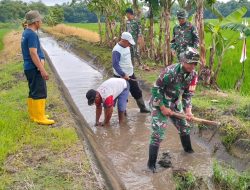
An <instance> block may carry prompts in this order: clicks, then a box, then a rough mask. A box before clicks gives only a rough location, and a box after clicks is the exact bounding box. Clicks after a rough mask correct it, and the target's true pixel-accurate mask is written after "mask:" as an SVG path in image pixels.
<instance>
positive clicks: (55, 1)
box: [22, 0, 229, 5]
mask: <svg viewBox="0 0 250 190" xmlns="http://www.w3.org/2000/svg"><path fill="white" fill-rule="evenodd" d="M22 1H24V2H31V1H33V2H36V1H39V0H22ZM219 1H221V2H227V1H229V0H219ZM42 2H43V3H45V4H46V5H55V4H62V3H67V2H71V0H52V1H51V0H42Z"/></svg>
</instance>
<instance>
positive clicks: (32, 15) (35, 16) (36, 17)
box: [25, 10, 42, 24]
mask: <svg viewBox="0 0 250 190" xmlns="http://www.w3.org/2000/svg"><path fill="white" fill-rule="evenodd" d="M25 19H26V21H27V24H32V23H34V22H37V21H41V20H42V17H41V15H40V14H39V12H38V11H35V10H34V11H29V12H27V13H26V15H25Z"/></svg>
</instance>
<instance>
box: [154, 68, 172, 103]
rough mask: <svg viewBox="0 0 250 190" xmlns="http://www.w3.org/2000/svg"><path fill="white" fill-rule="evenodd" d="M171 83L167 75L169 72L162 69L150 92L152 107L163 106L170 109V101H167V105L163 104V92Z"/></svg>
mask: <svg viewBox="0 0 250 190" xmlns="http://www.w3.org/2000/svg"><path fill="white" fill-rule="evenodd" d="M170 82H171V75H170V73H169V70H168V69H167V68H166V69H164V70H163V71H162V72H161V74H160V76H159V78H158V79H157V81H156V82H155V84H154V86H153V88H152V90H151V92H152V98H153V106H159V107H160V106H162V105H165V106H166V107H167V108H170V103H171V102H170V101H168V104H167V105H166V104H164V101H163V100H164V96H165V95H164V93H165V92H164V90H165V88H166V86H167V85H168V84H169V83H170Z"/></svg>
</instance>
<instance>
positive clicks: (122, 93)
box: [86, 78, 129, 126]
mask: <svg viewBox="0 0 250 190" xmlns="http://www.w3.org/2000/svg"><path fill="white" fill-rule="evenodd" d="M128 95H129V84H128V82H127V81H126V80H125V79H122V78H110V79H108V80H106V81H104V82H103V83H102V84H101V85H100V86H99V87H98V88H97V90H94V89H91V90H89V91H88V92H87V94H86V98H87V99H88V105H89V106H91V105H94V104H95V106H96V124H95V125H96V126H101V125H109V124H110V123H109V122H110V119H111V116H112V113H113V107H114V106H115V105H116V102H117V109H118V117H119V123H122V122H123V120H124V116H125V110H126V107H127V100H128ZM102 107H104V121H103V122H100V117H101V115H102Z"/></svg>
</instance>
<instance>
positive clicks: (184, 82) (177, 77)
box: [150, 63, 198, 146]
mask: <svg viewBox="0 0 250 190" xmlns="http://www.w3.org/2000/svg"><path fill="white" fill-rule="evenodd" d="M197 78H198V74H197V72H196V71H193V72H191V73H186V72H184V70H183V66H182V64H181V63H178V64H174V65H170V66H168V67H166V68H165V69H164V70H163V71H162V72H161V74H160V76H159V78H158V79H157V81H156V83H155V85H154V87H153V88H152V97H151V101H150V107H151V116H152V121H151V124H152V128H151V129H152V132H151V137H150V144H152V145H154V146H159V145H160V142H161V141H162V140H163V139H164V137H165V131H166V128H167V126H168V122H169V119H171V120H172V122H173V124H174V125H175V127H176V128H177V129H178V131H179V133H180V135H186V134H187V135H188V134H189V133H190V125H189V124H188V123H187V121H186V120H185V119H177V118H175V117H166V116H164V115H163V114H162V112H161V110H160V106H162V105H164V106H165V107H167V108H170V109H171V110H172V111H175V112H179V113H183V112H184V110H185V109H186V108H191V106H192V104H191V97H192V96H193V93H194V91H195V87H196V84H197Z"/></svg>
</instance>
